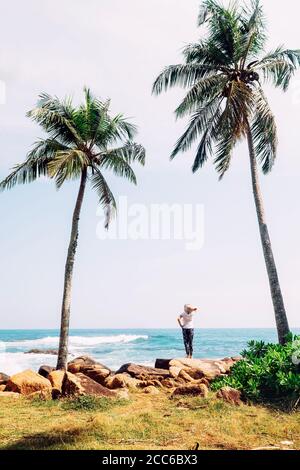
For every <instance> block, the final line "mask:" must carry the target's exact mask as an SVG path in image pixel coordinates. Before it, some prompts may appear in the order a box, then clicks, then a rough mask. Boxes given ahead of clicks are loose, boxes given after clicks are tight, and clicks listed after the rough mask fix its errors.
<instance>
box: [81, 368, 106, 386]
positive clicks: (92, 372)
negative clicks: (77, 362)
mask: <svg viewBox="0 0 300 470" xmlns="http://www.w3.org/2000/svg"><path fill="white" fill-rule="evenodd" d="M79 372H81V373H82V374H84V375H86V376H87V377H90V379H93V380H95V382H98V383H99V384H101V385H104V384H105V380H106V378H107V377H109V375H110V374H111V372H110V370H109V369H107V368H106V367H105V366H101V365H97V364H96V365H95V366H81V367H80V369H79Z"/></svg>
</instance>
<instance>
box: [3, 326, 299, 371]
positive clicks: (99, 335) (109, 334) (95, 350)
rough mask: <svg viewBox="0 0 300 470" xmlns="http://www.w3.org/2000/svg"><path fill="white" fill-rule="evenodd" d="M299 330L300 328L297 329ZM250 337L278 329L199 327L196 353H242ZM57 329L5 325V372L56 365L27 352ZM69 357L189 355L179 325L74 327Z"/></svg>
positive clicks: (44, 345) (47, 344)
mask: <svg viewBox="0 0 300 470" xmlns="http://www.w3.org/2000/svg"><path fill="white" fill-rule="evenodd" d="M294 333H298V334H299V333H300V329H296V330H294ZM251 339H256V340H264V341H267V342H274V341H276V340H277V335H276V330H275V329H262V328H260V329H249V328H248V329H234V328H232V329H196V330H195V339H194V357H196V358H222V357H226V356H235V355H238V354H239V353H240V352H241V351H242V350H243V349H244V348H245V347H246V346H247V342H248V341H249V340H251ZM57 347H58V330H0V372H5V373H7V374H13V373H16V372H20V371H22V370H25V369H28V368H29V369H33V370H38V368H39V367H40V365H42V364H46V365H50V366H53V365H55V363H56V359H57V357H56V356H55V355H49V354H33V353H31V354H26V352H27V351H29V350H31V349H56V348H57ZM69 352H70V358H74V357H76V356H80V355H84V354H87V355H90V356H92V357H93V358H95V359H96V360H98V361H99V362H101V363H103V364H105V365H107V366H108V367H110V368H111V369H112V370H116V369H118V368H119V367H120V366H121V365H122V364H125V363H127V362H135V363H138V364H144V365H150V366H153V365H154V362H155V359H156V358H174V357H184V348H183V342H182V335H181V331H180V329H179V328H178V329H137V330H134V329H127V330H126V329H122V330H108V329H105V330H98V329H97V330H96V329H91V330H87V329H81V330H79V329H77V330H71V331H70V342H69Z"/></svg>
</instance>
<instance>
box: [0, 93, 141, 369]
mask: <svg viewBox="0 0 300 470" xmlns="http://www.w3.org/2000/svg"><path fill="white" fill-rule="evenodd" d="M84 96H85V100H84V103H83V104H81V105H80V106H79V107H74V106H73V104H72V100H71V99H69V98H67V99H65V100H63V101H60V100H59V99H58V98H57V97H52V96H49V95H48V94H42V95H40V100H39V102H38V104H37V107H36V108H35V109H33V110H32V111H29V113H28V117H30V118H31V119H32V120H33V121H35V122H37V123H38V124H39V125H40V126H41V127H42V128H43V130H44V131H45V132H46V134H47V137H45V138H43V139H41V140H39V141H38V142H37V143H35V145H34V147H33V149H32V150H31V151H30V152H29V154H28V156H27V158H26V160H25V162H24V163H22V164H20V165H17V166H15V167H14V168H13V171H12V173H11V174H10V175H9V176H8V177H7V178H5V180H4V181H2V182H1V183H0V190H4V189H10V188H12V187H13V186H15V185H16V184H17V183H21V184H25V183H31V182H32V181H34V180H36V179H37V178H38V177H40V176H48V177H50V178H52V179H54V180H55V183H56V186H57V188H60V187H61V186H62V185H63V184H64V182H65V181H68V180H73V179H80V186H79V191H78V195H77V200H76V204H75V208H74V212H73V219H72V229H71V236H70V242H69V248H68V254H67V260H66V265H65V280H64V290H63V301H62V311H61V329H60V341H59V351H58V361H57V368H58V369H66V367H67V358H68V337H69V322H70V308H71V291H72V277H73V267H74V260H75V253H76V248H77V240H78V229H79V218H80V213H81V207H82V202H83V198H84V193H85V189H86V184H87V182H88V181H89V182H90V183H91V186H92V188H93V189H94V190H95V191H96V192H97V194H98V197H99V203H100V204H101V205H102V206H103V208H104V211H105V215H106V217H105V227H106V228H108V226H109V222H110V220H111V218H112V216H113V215H114V212H115V210H116V202H115V199H114V196H113V194H112V192H111V190H110V187H109V185H108V183H107V181H106V179H105V177H104V175H103V170H104V171H105V170H109V171H112V172H113V173H114V174H115V175H117V176H121V177H124V178H127V179H128V180H130V181H131V182H133V183H135V184H136V176H135V173H134V171H133V169H132V166H131V164H132V163H133V162H135V161H137V162H139V163H141V164H142V165H144V162H145V150H144V148H143V147H142V146H141V145H138V144H136V143H134V142H133V141H132V139H133V137H134V135H135V134H136V127H135V126H134V125H133V124H131V123H129V122H128V121H127V120H126V119H125V118H124V117H123V115H121V114H118V115H116V116H114V117H111V116H110V113H109V105H110V101H105V102H102V101H100V100H99V99H97V98H95V97H94V96H93V95H92V94H91V92H90V90H89V89H84Z"/></svg>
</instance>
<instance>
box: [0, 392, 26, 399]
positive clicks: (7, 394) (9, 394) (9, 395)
mask: <svg viewBox="0 0 300 470" xmlns="http://www.w3.org/2000/svg"><path fill="white" fill-rule="evenodd" d="M20 396H21V395H20V393H15V392H0V398H20Z"/></svg>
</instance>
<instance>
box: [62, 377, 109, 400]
mask: <svg viewBox="0 0 300 470" xmlns="http://www.w3.org/2000/svg"><path fill="white" fill-rule="evenodd" d="M62 394H63V395H65V396H72V395H95V396H103V397H110V398H114V397H116V396H117V395H116V393H115V392H114V391H112V390H109V389H108V388H106V387H103V385H101V384H99V383H97V382H95V381H94V380H93V379H91V378H90V377H87V376H86V375H84V374H82V373H81V372H78V373H77V374H72V373H71V372H66V374H65V377H64V381H63V386H62Z"/></svg>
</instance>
